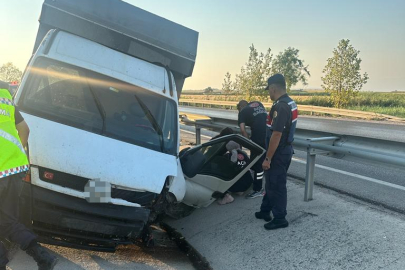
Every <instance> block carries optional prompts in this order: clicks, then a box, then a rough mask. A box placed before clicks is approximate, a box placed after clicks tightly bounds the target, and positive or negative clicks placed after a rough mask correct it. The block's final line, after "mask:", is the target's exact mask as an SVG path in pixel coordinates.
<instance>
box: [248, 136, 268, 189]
mask: <svg viewBox="0 0 405 270" xmlns="http://www.w3.org/2000/svg"><path fill="white" fill-rule="evenodd" d="M251 139H252V141H253V142H254V143H256V144H258V145H260V146H261V147H263V148H264V149H265V150H266V151H265V152H264V153H263V155H262V156H261V157H260V158H259V160H258V161H257V162H256V163H255V164H254V165H253V166H252V170H253V171H254V172H255V174H254V177H253V191H260V190H261V189H262V188H263V177H264V171H263V167H262V164H263V161H264V159H265V157H266V152H267V148H266V144H265V141H263V140H265V139H263V140H261V138H260V140H259V139H258V138H256V137H253V138H251Z"/></svg>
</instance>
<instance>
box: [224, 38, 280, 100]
mask: <svg viewBox="0 0 405 270" xmlns="http://www.w3.org/2000/svg"><path fill="white" fill-rule="evenodd" d="M249 49H250V53H249V59H248V61H247V63H245V65H244V66H242V68H241V70H240V73H239V74H236V76H235V81H234V82H233V83H232V82H231V80H230V77H231V75H230V74H229V72H228V73H227V74H226V75H225V79H224V82H226V83H227V85H226V86H231V87H230V88H231V89H234V90H235V91H237V92H238V93H240V94H243V95H245V97H246V99H248V100H250V98H251V97H252V96H253V95H263V94H266V93H265V91H264V90H263V89H264V87H265V85H266V79H267V78H268V76H269V74H270V67H271V59H272V54H271V49H270V48H269V49H268V50H267V52H266V53H259V52H258V51H257V50H256V48H255V47H254V45H253V44H252V46H250V47H249ZM228 74H229V75H228ZM223 87H224V85H223Z"/></svg>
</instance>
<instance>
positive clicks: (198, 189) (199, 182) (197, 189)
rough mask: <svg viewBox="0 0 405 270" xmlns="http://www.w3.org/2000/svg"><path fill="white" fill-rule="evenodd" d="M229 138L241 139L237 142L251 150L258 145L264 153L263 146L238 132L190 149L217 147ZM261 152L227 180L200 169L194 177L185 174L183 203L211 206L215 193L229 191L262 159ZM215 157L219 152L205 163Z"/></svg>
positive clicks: (198, 206)
mask: <svg viewBox="0 0 405 270" xmlns="http://www.w3.org/2000/svg"><path fill="white" fill-rule="evenodd" d="M227 138H230V139H229V140H234V141H235V139H238V140H239V141H237V143H239V144H240V145H241V146H242V147H244V148H245V149H248V150H250V147H256V148H258V149H260V153H261V154H263V153H264V149H263V148H261V147H260V146H258V145H256V144H255V143H253V142H252V141H251V140H249V139H247V138H245V137H243V136H241V135H236V134H233V135H228V136H224V137H222V138H217V139H214V140H211V141H209V142H207V143H204V144H202V145H197V146H195V147H193V148H191V149H190V150H188V151H190V152H192V151H193V149H196V148H200V150H201V149H204V148H206V145H209V147H210V146H211V147H215V145H216V144H219V143H220V142H224V141H226V140H227ZM231 138H235V139H231ZM217 142H219V143H217ZM188 151H187V152H188ZM204 152H205V154H206V153H207V152H208V151H204ZM261 154H260V155H257V156H255V158H254V159H253V160H251V161H250V163H249V164H248V165H247V166H246V167H245V168H243V170H242V171H240V172H239V173H238V174H237V175H234V176H233V178H231V179H229V180H228V181H225V180H223V179H221V178H219V177H218V176H212V175H209V173H208V172H207V171H205V172H203V171H199V172H198V173H197V174H196V175H195V176H193V177H187V176H186V175H185V179H186V194H185V196H184V199H183V203H184V204H186V205H189V206H192V207H195V208H201V207H207V206H209V205H210V204H211V203H212V202H214V201H215V200H216V198H215V196H214V194H215V193H220V194H221V193H222V194H224V193H225V192H227V190H228V189H229V188H230V187H231V186H233V185H234V184H235V183H236V182H237V181H238V180H239V179H240V178H241V177H242V176H243V175H245V174H246V173H247V172H248V171H249V170H250V168H251V167H252V166H253V165H254V164H255V163H256V162H257V161H258V160H259V159H260V156H261ZM213 157H220V155H219V156H218V152H217V153H215V154H214V155H211V157H210V158H209V160H208V161H207V162H206V164H205V165H207V164H208V163H210V162H212V160H213ZM229 162H230V163H231V161H229ZM221 169H222V170H225V169H228V168H224V167H221Z"/></svg>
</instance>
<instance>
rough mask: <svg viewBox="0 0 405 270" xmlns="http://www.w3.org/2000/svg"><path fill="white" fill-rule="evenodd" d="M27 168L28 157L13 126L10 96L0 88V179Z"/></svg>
mask: <svg viewBox="0 0 405 270" xmlns="http://www.w3.org/2000/svg"><path fill="white" fill-rule="evenodd" d="M28 169H29V162H28V158H27V155H26V153H25V150H24V147H23V145H22V143H21V140H20V137H19V136H18V131H17V128H16V126H15V107H14V104H13V101H12V97H11V95H10V93H9V92H8V90H7V89H0V179H1V178H4V177H7V176H10V175H13V174H16V173H20V172H24V171H28ZM0 181H1V180H0Z"/></svg>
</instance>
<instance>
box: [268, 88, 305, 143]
mask: <svg viewBox="0 0 405 270" xmlns="http://www.w3.org/2000/svg"><path fill="white" fill-rule="evenodd" d="M283 98H289V97H288V95H287V94H285V95H283V96H281V97H280V98H279V99H278V100H276V101H275V102H274V104H273V107H272V108H271V110H270V113H269V115H268V117H267V128H268V129H269V132H268V134H267V137H268V138H267V139H270V137H271V133H272V132H273V131H278V132H282V135H281V139H280V144H279V146H285V145H286V144H288V143H289V142H288V136H289V135H290V128H291V124H292V122H293V121H296V119H297V117H298V111H297V110H296V109H295V110H294V111H293V110H292V109H291V107H290V105H288V104H287V103H286V102H280V99H283ZM294 106H296V105H295V102H294ZM269 133H270V134H269Z"/></svg>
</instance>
